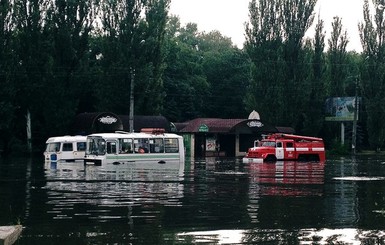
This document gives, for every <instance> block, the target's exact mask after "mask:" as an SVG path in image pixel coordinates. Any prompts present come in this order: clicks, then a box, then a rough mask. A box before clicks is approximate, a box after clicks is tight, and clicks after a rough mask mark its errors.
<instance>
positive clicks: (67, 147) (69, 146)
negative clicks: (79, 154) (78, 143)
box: [63, 143, 73, 151]
mask: <svg viewBox="0 0 385 245" xmlns="http://www.w3.org/2000/svg"><path fill="white" fill-rule="evenodd" d="M63 151H73V147H72V143H63Z"/></svg>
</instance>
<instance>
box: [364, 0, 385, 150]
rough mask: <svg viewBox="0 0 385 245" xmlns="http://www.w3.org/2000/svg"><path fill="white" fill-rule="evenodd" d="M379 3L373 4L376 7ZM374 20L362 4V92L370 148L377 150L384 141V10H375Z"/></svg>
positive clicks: (376, 0)
mask: <svg viewBox="0 0 385 245" xmlns="http://www.w3.org/2000/svg"><path fill="white" fill-rule="evenodd" d="M380 3H381V2H380V1H378V0H375V1H374V5H375V6H377V5H378V4H380ZM375 11H376V14H375V16H374V18H373V17H372V15H371V13H370V8H369V2H368V0H365V3H364V21H363V22H362V23H360V24H359V32H360V38H361V43H362V46H363V53H362V55H363V57H365V60H364V63H363V65H362V68H361V79H360V80H361V83H360V85H361V91H362V95H363V97H364V104H365V108H366V110H367V127H368V133H369V143H370V145H371V146H372V147H373V148H374V149H376V150H379V149H380V147H382V146H383V144H384V140H385V126H384V125H383V123H382V122H383V121H384V119H385V108H384V106H383V105H384V103H385V88H384V85H385V45H384V41H385V32H384V28H385V22H384V12H383V9H380V8H376V9H375Z"/></svg>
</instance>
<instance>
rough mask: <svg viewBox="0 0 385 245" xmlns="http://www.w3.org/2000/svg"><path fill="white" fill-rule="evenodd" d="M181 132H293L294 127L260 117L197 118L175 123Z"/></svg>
mask: <svg viewBox="0 0 385 245" xmlns="http://www.w3.org/2000/svg"><path fill="white" fill-rule="evenodd" d="M175 126H176V127H177V129H178V132H181V133H205V132H210V133H233V132H235V131H238V132H243V133H256V132H259V133H276V132H281V133H293V132H294V129H292V128H288V127H275V126H272V125H269V124H267V123H265V122H262V121H260V120H258V119H221V118H196V119H193V120H191V121H188V122H184V123H175Z"/></svg>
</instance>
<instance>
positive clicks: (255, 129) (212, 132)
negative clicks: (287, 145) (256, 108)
mask: <svg viewBox="0 0 385 245" xmlns="http://www.w3.org/2000/svg"><path fill="white" fill-rule="evenodd" d="M175 126H176V128H177V132H178V134H180V135H183V137H184V138H185V147H186V155H187V156H191V157H207V156H229V157H240V156H244V155H246V152H247V150H248V149H249V148H250V147H252V146H253V144H254V141H255V140H256V139H258V138H260V137H261V135H262V134H268V133H278V132H282V133H294V130H293V129H292V128H288V127H275V126H272V125H269V124H267V123H265V122H262V121H261V120H259V119H220V118H197V119H194V120H191V121H188V122H185V123H175Z"/></svg>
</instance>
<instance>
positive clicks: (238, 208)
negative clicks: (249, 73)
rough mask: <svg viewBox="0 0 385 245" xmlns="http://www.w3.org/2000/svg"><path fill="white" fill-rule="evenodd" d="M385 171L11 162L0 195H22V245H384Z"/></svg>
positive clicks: (344, 165) (203, 163)
mask: <svg viewBox="0 0 385 245" xmlns="http://www.w3.org/2000/svg"><path fill="white" fill-rule="evenodd" d="M384 162H385V161H384V160H383V159H381V158H373V157H370V158H369V157H365V158H353V159H346V158H345V159H335V160H328V161H327V162H325V163H320V162H311V163H308V162H276V163H253V164H243V163H241V161H239V159H226V158H207V159H196V160H194V161H187V162H186V163H185V165H183V166H180V167H179V166H176V165H175V166H170V167H167V166H161V165H159V166H157V167H155V168H154V167H149V166H147V167H146V166H143V167H139V166H133V165H125V166H111V167H108V168H106V167H97V166H84V165H83V164H82V163H80V164H79V163H77V162H75V163H62V164H58V163H48V164H45V165H43V166H42V165H41V164H40V163H39V162H31V163H25V166H24V167H23V165H22V163H20V162H18V163H17V164H13V163H11V162H10V163H8V164H4V163H1V164H0V170H1V171H0V177H1V180H2V182H1V183H3V184H2V185H0V193H3V194H4V193H5V195H3V196H7V195H9V194H8V193H10V192H11V189H13V188H15V189H16V188H17V189H18V190H20V191H18V192H17V193H19V195H18V198H19V199H20V200H23V198H22V197H21V196H20V195H22V194H20V193H23V191H22V190H21V189H22V188H24V193H26V196H25V197H24V200H25V205H24V206H23V208H18V209H17V208H14V209H13V210H12V215H13V216H17V217H19V220H20V222H21V223H22V224H23V225H24V227H25V228H24V231H23V234H22V237H21V239H20V241H19V244H37V243H39V244H71V243H77V244H130V243H132V244H192V243H194V244H197V243H198V244H199V243H201V244H237V243H244V244H248V243H264V242H266V243H271V242H274V243H280V244H282V243H294V244H295V243H300V244H312V243H318V244H326V243H329V244H330V243H342V244H343V243H350V244H370V243H371V242H373V241H382V239H384V237H385V235H384V233H383V232H382V231H381V230H384V227H385V215H384V212H383V210H384V209H385V200H384V198H383V196H384V194H385V185H384V176H385V164H384ZM5 170H6V171H5ZM23 171H24V172H25V171H26V172H27V174H26V175H25V176H26V177H25V178H26V179H25V180H22V179H23V178H21V177H20V176H21V175H22V174H21V173H22V172H23ZM24 174H25V173H24ZM15 179H16V180H15ZM19 182H21V184H19ZM15 183H16V184H15ZM17 186H20V187H17ZM10 199H12V198H10ZM8 202H9V203H8ZM12 202H13V201H12V200H8V198H7V200H5V199H4V202H2V204H1V206H2V207H6V206H12V205H14V204H13V203H12ZM19 202H20V201H19ZM20 205H21V204H20ZM16 210H19V211H16ZM16 212H17V213H16ZM0 222H2V223H3V224H4V223H5V224H9V223H10V222H13V223H14V220H13V221H11V220H10V219H9V217H8V216H5V215H0Z"/></svg>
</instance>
